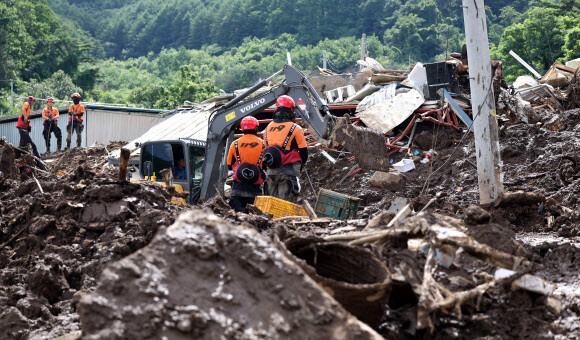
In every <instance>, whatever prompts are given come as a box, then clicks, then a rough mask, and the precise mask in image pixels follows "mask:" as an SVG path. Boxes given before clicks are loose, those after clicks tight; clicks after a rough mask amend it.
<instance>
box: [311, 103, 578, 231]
mask: <svg viewBox="0 0 580 340" xmlns="http://www.w3.org/2000/svg"><path fill="white" fill-rule="evenodd" d="M560 117H561V120H562V121H563V122H564V124H565V129H564V130H562V131H550V130H548V129H547V128H545V126H544V125H543V123H538V124H535V125H528V124H523V123H521V124H515V125H506V126H503V127H502V128H501V130H500V144H501V158H502V161H503V164H504V167H503V171H504V174H505V180H504V186H505V189H506V191H508V192H511V191H518V190H523V191H525V192H538V193H541V194H543V195H544V196H545V197H546V198H547V199H548V202H547V204H546V206H544V207H542V206H541V205H540V204H536V205H513V206H510V207H505V208H503V207H501V208H498V209H496V210H495V211H494V212H493V215H494V218H496V217H499V219H501V220H502V222H503V223H507V224H509V225H510V226H511V227H512V228H513V229H514V230H515V231H562V235H565V236H577V235H580V228H579V227H578V226H579V225H580V214H578V213H573V212H574V211H576V212H577V211H580V199H579V198H578V192H580V134H579V133H578V132H579V131H580V109H576V110H570V111H566V112H563V113H561V114H560ZM550 118H551V117H549V116H546V117H545V121H546V122H547V121H548V120H549V119H550ZM442 133H446V134H447V136H446V137H443V136H442ZM419 135H420V137H419ZM419 135H418V136H417V137H419V139H418V140H417V142H418V143H417V145H415V147H414V148H413V149H412V151H415V150H418V151H420V152H421V151H427V150H426V149H427V148H428V147H429V148H431V147H434V148H435V149H436V150H437V155H436V156H435V157H434V158H433V161H432V162H430V163H427V164H423V163H420V162H419V161H415V167H416V168H415V170H412V171H410V172H408V173H405V178H406V179H407V181H406V182H407V184H406V186H405V188H404V189H402V190H399V191H397V192H392V191H389V190H385V189H378V188H374V187H372V186H370V185H369V180H370V177H371V176H372V174H373V173H374V172H373V171H369V170H363V171H360V172H358V173H356V174H354V175H352V176H348V177H345V176H346V175H347V174H348V173H349V171H350V170H351V169H352V168H353V167H355V168H356V161H355V160H348V158H349V157H351V156H352V155H351V154H346V155H345V154H342V155H341V154H340V153H339V152H337V151H329V153H330V154H331V155H332V156H333V157H335V158H338V160H339V161H338V162H337V163H336V164H332V163H330V162H329V161H328V160H327V159H326V158H324V157H323V155H322V154H321V153H320V152H319V151H318V150H317V149H315V148H310V151H311V154H312V157H311V158H310V160H309V162H308V163H307V165H306V169H307V170H308V171H309V175H310V178H311V179H312V182H313V186H314V189H315V191H316V192H315V193H313V192H312V189H311V188H310V184H309V182H308V179H307V177H306V176H305V174H304V173H303V175H302V177H301V182H302V186H303V194H304V197H305V198H307V199H308V200H310V201H311V202H315V201H316V194H317V191H318V190H319V189H320V188H326V189H331V190H335V191H338V192H341V193H345V194H347V195H351V196H356V197H359V198H361V199H362V201H361V204H360V206H359V215H358V216H357V217H359V218H368V217H372V216H373V215H375V214H376V213H378V212H381V211H384V210H385V209H387V208H388V207H389V204H390V202H391V200H392V199H393V198H394V197H395V196H400V197H406V198H408V199H410V200H413V201H414V203H415V204H414V206H415V209H420V208H422V206H424V205H425V204H426V203H427V202H428V201H429V198H431V197H433V196H434V195H435V193H438V192H441V193H443V195H444V196H445V197H444V198H441V199H439V200H438V201H437V202H436V203H435V204H433V205H432V206H431V208H430V209H431V210H435V211H440V212H447V213H458V212H461V209H462V207H467V206H468V205H471V204H478V203H479V202H478V184H477V167H476V165H475V164H476V157H475V144H474V142H473V136H472V135H468V136H467V137H466V138H465V140H464V142H463V144H462V145H460V146H459V147H458V148H457V150H456V151H455V153H453V151H454V150H455V148H456V145H457V144H456V143H453V140H457V139H460V136H459V138H458V136H457V135H456V134H455V133H454V131H453V130H452V129H450V128H445V127H439V128H437V127H435V128H429V127H428V126H427V127H423V128H422V132H421V133H420V134H419ZM419 145H421V146H423V149H421V148H417V147H416V146H419ZM419 154H421V153H419ZM339 156H340V157H339ZM355 156H356V155H355ZM388 157H389V158H392V159H393V162H397V161H399V160H400V159H402V158H409V156H408V155H406V154H404V153H400V152H394V153H393V154H391V155H389V156H388ZM444 162H447V163H446V164H445V166H444V167H442V168H441V169H439V170H438V171H437V172H435V170H436V169H438V168H439V167H440V166H441V165H442V164H443V163H444ZM343 178H344V180H343V181H342V182H340V181H341V180H342V179H343ZM339 182H340V183H339ZM550 199H551V201H550ZM550 202H552V204H550ZM554 202H556V204H554ZM562 207H564V208H562ZM550 217H553V218H554V223H552V222H550V223H549V222H548V220H549V219H550Z"/></svg>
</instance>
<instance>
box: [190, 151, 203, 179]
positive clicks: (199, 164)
mask: <svg viewBox="0 0 580 340" xmlns="http://www.w3.org/2000/svg"><path fill="white" fill-rule="evenodd" d="M189 160H190V162H191V166H190V168H191V178H192V181H193V185H194V186H195V185H199V184H201V177H202V175H203V173H202V169H203V162H204V160H205V148H200V147H199V146H190V147H189Z"/></svg>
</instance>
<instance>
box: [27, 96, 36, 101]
mask: <svg viewBox="0 0 580 340" xmlns="http://www.w3.org/2000/svg"><path fill="white" fill-rule="evenodd" d="M26 100H28V101H31V102H35V101H36V98H34V97H33V96H29V97H28V98H27V99H26Z"/></svg>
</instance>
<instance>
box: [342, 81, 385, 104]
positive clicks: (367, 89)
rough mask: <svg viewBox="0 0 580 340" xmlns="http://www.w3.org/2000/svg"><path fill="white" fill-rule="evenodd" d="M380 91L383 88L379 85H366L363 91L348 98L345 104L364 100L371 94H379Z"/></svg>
mask: <svg viewBox="0 0 580 340" xmlns="http://www.w3.org/2000/svg"><path fill="white" fill-rule="evenodd" d="M380 89H381V87H380V86H378V85H372V84H366V85H365V86H364V87H363V88H362V89H360V90H359V91H357V92H356V93H355V94H354V95H352V96H350V97H348V98H347V99H346V100H345V102H353V101H359V100H362V99H364V98H366V97H367V96H370V95H371V94H373V93H375V92H377V91H378V90H380Z"/></svg>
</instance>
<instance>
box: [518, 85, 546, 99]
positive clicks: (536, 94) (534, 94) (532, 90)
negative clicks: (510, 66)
mask: <svg viewBox="0 0 580 340" xmlns="http://www.w3.org/2000/svg"><path fill="white" fill-rule="evenodd" d="M515 92H516V93H519V94H520V95H521V96H522V99H524V100H526V101H531V100H540V96H543V97H553V96H554V93H553V92H552V89H551V87H550V86H549V85H545V84H540V85H536V86H532V87H523V88H520V89H517V90H516V91H515Z"/></svg>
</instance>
